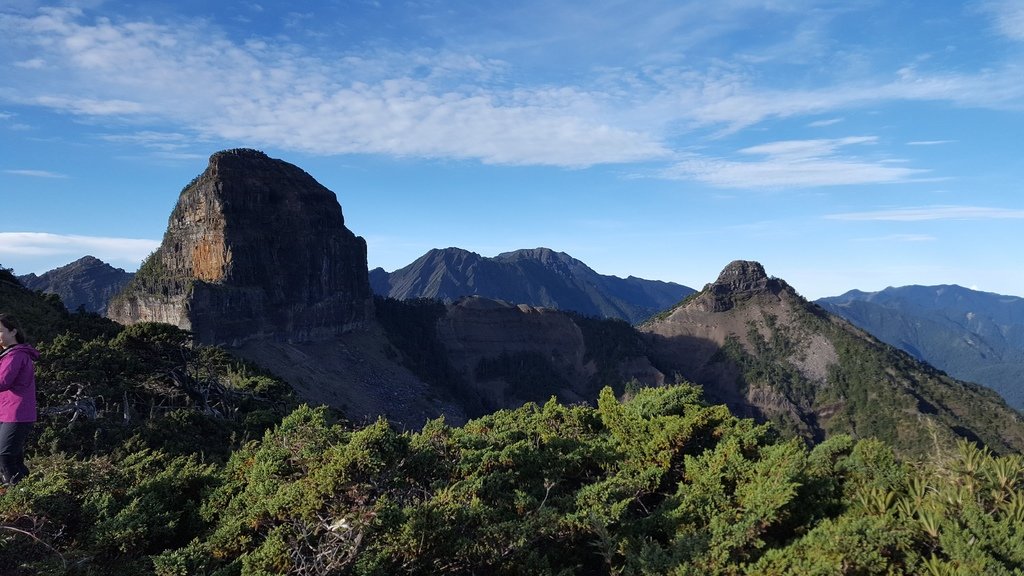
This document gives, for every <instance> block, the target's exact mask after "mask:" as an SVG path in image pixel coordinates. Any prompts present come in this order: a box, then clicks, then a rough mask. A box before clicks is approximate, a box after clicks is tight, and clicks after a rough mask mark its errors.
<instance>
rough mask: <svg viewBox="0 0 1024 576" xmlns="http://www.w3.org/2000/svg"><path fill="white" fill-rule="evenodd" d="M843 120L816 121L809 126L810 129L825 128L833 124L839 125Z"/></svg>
mask: <svg viewBox="0 0 1024 576" xmlns="http://www.w3.org/2000/svg"><path fill="white" fill-rule="evenodd" d="M842 121H843V119H842V118H829V119H827V120H815V121H814V122H811V123H810V124H808V125H807V127H808V128H824V127H825V126H832V125H833V124H839V123H840V122H842Z"/></svg>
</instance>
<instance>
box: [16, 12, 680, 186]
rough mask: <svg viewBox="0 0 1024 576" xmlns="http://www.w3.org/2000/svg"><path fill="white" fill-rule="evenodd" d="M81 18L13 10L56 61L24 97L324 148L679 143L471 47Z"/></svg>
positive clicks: (533, 155)
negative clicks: (516, 76) (350, 42)
mask: <svg viewBox="0 0 1024 576" xmlns="http://www.w3.org/2000/svg"><path fill="white" fill-rule="evenodd" d="M82 20H83V17H82V13H81V12H78V11H73V10H48V11H46V12H45V13H43V14H42V15H41V16H37V17H35V18H27V19H21V20H16V19H15V20H12V19H11V18H8V20H7V22H8V24H7V27H8V28H19V29H23V30H24V33H25V36H26V37H28V38H34V39H35V46H34V47H33V48H34V49H35V50H40V51H43V52H44V55H45V56H46V58H47V60H48V61H52V62H55V63H56V65H55V66H53V68H52V69H50V68H48V69H47V70H45V71H40V72H39V73H38V74H37V76H38V77H39V78H40V79H41V80H40V81H39V82H35V83H26V84H23V85H22V86H21V88H20V89H19V94H20V96H18V97H15V98H14V99H15V101H17V102H19V103H22V104H29V105H35V106H42V107H46V108H50V109H53V110H57V111H60V112H66V113H71V114H74V115H81V116H118V117H126V118H133V119H134V120H133V121H134V122H146V121H150V122H158V121H170V122H172V123H174V124H176V125H178V126H181V127H182V128H185V129H187V131H188V132H190V136H192V135H198V136H199V137H200V138H211V139H220V140H229V141H235V142H243V143H246V144H247V145H253V146H257V147H259V146H269V145H272V146H275V147H281V148H285V149H292V150H301V151H305V152H311V153H317V154H344V153H383V154H392V155H398V156H405V155H409V156H421V157H438V158H476V159H479V160H482V161H484V162H488V163H500V164H549V165H561V166H588V165H592V164H596V163H616V162H635V161H642V160H649V159H652V158H658V157H663V156H665V155H667V154H668V151H667V150H666V149H665V148H664V147H663V145H662V144H661V143H660V141H659V138H658V137H657V136H655V135H653V134H652V133H648V132H645V131H642V130H637V129H634V128H631V127H629V126H627V125H624V124H623V123H621V122H619V121H617V120H616V118H615V115H614V113H613V111H612V107H611V105H610V104H609V103H608V102H607V101H606V100H605V96H604V95H603V94H600V93H590V92H588V91H586V90H582V89H579V88H575V87H572V86H547V85H542V86H534V87H517V86H504V85H501V84H500V83H499V84H489V83H488V78H490V77H492V75H493V74H494V73H495V72H497V71H500V70H501V67H502V64H501V63H498V62H493V61H486V60H481V59H479V58H475V57H472V56H467V55H461V54H452V53H446V52H415V53H390V52H384V51H381V52H376V53H371V54H367V55H361V56H358V57H356V56H349V57H341V58H337V59H330V58H327V57H323V58H321V57H313V56H310V55H309V54H306V53H305V52H304V51H303V49H301V48H299V47H297V46H294V45H288V44H281V43H280V42H277V41H271V40H265V41H258V42H257V41H249V42H246V43H242V44H239V43H234V42H232V41H230V40H228V39H227V38H226V37H225V36H224V35H223V33H221V32H220V31H219V30H217V29H214V28H212V27H210V26H208V25H206V24H205V23H202V22H191V23H177V24H176V25H175V26H160V25H157V24H152V23H141V22H126V23H118V22H113V21H110V20H106V19H99V20H97V21H96V22H95V23H91V24H89V23H82ZM12 22H13V23H12ZM423 69H427V70H429V74H428V75H427V76H425V77H424V76H423V74H422V72H421V70H423ZM70 94H74V96H71V95H70Z"/></svg>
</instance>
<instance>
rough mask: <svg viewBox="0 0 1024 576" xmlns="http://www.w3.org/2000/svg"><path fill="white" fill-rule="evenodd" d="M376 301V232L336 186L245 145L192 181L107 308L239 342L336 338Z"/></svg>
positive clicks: (215, 340)
mask: <svg viewBox="0 0 1024 576" xmlns="http://www.w3.org/2000/svg"><path fill="white" fill-rule="evenodd" d="M372 305H373V300H372V295H371V292H370V285H369V279H368V275H367V267H366V242H365V241H364V240H363V239H362V238H360V237H358V236H356V235H355V234H353V233H352V232H351V231H350V230H348V229H347V228H346V227H345V220H344V217H343V215H342V211H341V206H340V204H339V203H338V199H337V197H336V196H335V194H334V193H333V192H331V191H330V190H328V189H327V188H325V187H324V186H322V185H321V184H320V183H319V182H317V181H316V180H314V179H313V177H312V176H310V175H309V174H307V173H306V172H304V171H303V170H302V169H300V168H298V167H297V166H294V165H292V164H289V163H287V162H284V161H282V160H276V159H272V158H270V157H268V156H267V155H265V154H263V153H262V152H258V151H255V150H248V149H237V150H228V151H223V152H217V153H215V154H213V155H212V156H211V157H210V163H209V166H208V167H207V169H206V171H205V172H203V173H202V174H201V175H199V176H198V177H197V178H196V179H195V180H193V181H192V182H191V183H190V184H189V185H188V186H186V187H185V189H184V190H182V192H181V196H180V197H179V198H178V203H177V205H176V206H175V208H174V211H173V212H172V213H171V216H170V219H169V220H168V224H167V231H166V233H165V234H164V238H163V242H162V243H161V245H160V248H159V249H157V251H156V252H154V253H153V254H152V255H150V257H149V258H147V260H146V261H145V262H144V263H143V264H142V266H141V267H140V268H139V271H138V273H137V274H136V276H135V278H133V280H132V282H131V283H130V284H129V285H128V286H127V287H126V288H125V290H124V291H123V292H122V293H121V294H119V295H118V296H117V297H116V298H114V299H113V300H112V301H111V303H110V306H109V308H108V316H110V317H111V318H112V319H114V320H117V321H118V322H121V323H123V324H131V323H135V322H142V321H160V322H167V323H170V324H175V325H177V326H179V327H181V328H184V329H188V330H191V331H192V332H193V333H194V334H195V337H196V339H197V340H198V341H199V342H202V343H206V344H225V345H232V346H234V345H238V344H240V343H241V342H243V341H245V340H247V339H251V338H266V337H273V338H277V339H285V340H288V341H294V342H304V341H317V340H324V339H327V338H331V337H333V336H336V335H338V334H341V333H344V332H347V331H349V330H351V329H353V328H356V327H358V326H360V325H362V324H363V323H364V322H365V321H366V320H367V319H368V318H370V317H372Z"/></svg>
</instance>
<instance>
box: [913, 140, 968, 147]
mask: <svg viewBox="0 0 1024 576" xmlns="http://www.w3.org/2000/svg"><path fill="white" fill-rule="evenodd" d="M954 142H956V140H916V141H914V142H907V146H938V145H939V144H952V143H954Z"/></svg>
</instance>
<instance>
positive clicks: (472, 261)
mask: <svg viewBox="0 0 1024 576" xmlns="http://www.w3.org/2000/svg"><path fill="white" fill-rule="evenodd" d="M370 284H371V287H372V288H373V290H374V293H376V294H379V295H382V296H387V297H390V298H395V299H398V300H409V299H415V298H432V299H437V300H440V301H442V302H445V303H451V302H454V301H456V300H458V299H459V298H462V297H465V296H483V297H487V298H492V299H496V300H503V301H506V302H509V303H512V304H527V305H530V306H543V307H548V308H557V309H559V310H569V311H573V312H578V313H581V314H587V315H591V316H598V317H606V318H620V319H623V320H626V321H628V322H630V323H637V322H640V321H642V320H644V319H646V318H648V317H650V316H651V315H653V314H655V313H657V312H660V311H661V310H663V309H664V308H666V307H667V306H670V305H672V304H674V303H676V302H678V301H679V300H681V299H682V298H685V297H686V296H687V295H689V294H692V293H693V292H694V290H693V289H692V288H689V287H687V286H683V285H681V284H675V283H672V282H664V281H658V280H645V279H642V278H637V277H634V276H629V277H628V278H619V277H617V276H608V275H603V274H598V273H597V272H595V271H594V270H593V269H591V268H590V267H589V266H587V265H586V264H584V263H583V262H581V261H580V260H577V259H576V258H573V257H572V256H570V255H568V254H566V253H564V252H557V251H555V250H552V249H550V248H544V247H539V248H532V249H520V250H514V251H510V252H503V253H501V254H498V255H497V256H494V257H492V258H487V257H484V256H481V255H480V254H477V253H475V252H471V251H468V250H464V249H461V248H455V247H449V248H444V249H432V250H430V251H428V252H427V253H426V254H424V255H423V256H421V257H419V258H417V259H416V260H415V261H413V262H412V263H410V264H409V265H407V266H404V267H402V268H399V269H397V270H395V271H394V272H391V273H388V272H386V271H384V270H383V269H381V268H376V269H374V270H373V271H371V272H370Z"/></svg>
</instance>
